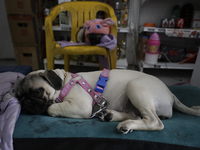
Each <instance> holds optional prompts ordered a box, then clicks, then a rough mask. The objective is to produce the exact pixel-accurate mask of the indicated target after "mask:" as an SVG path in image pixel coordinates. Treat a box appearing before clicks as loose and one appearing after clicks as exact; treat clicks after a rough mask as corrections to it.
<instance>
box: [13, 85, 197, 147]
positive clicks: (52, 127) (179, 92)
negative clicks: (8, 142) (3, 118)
mask: <svg viewBox="0 0 200 150" xmlns="http://www.w3.org/2000/svg"><path fill="white" fill-rule="evenodd" d="M169 88H170V90H171V91H172V92H173V93H174V94H175V95H176V96H177V97H178V98H179V99H180V101H181V102H182V103H184V104H185V105H187V106H193V105H200V89H199V88H197V87H194V86H180V85H178V86H170V87H169ZM163 123H164V125H165V128H164V129H163V130H161V131H133V132H132V133H129V134H126V135H122V134H120V133H119V132H117V131H116V127H117V125H118V122H102V121H100V120H99V119H97V118H94V119H70V118H53V117H50V116H47V115H34V116H30V115H24V114H21V115H20V117H19V119H18V121H17V123H16V126H15V131H14V135H13V137H14V138H78V137H83V138H84V137H94V138H117V139H130V140H131V139H132V140H143V141H152V142H159V143H168V144H177V145H184V146H190V147H200V134H199V133H200V117H197V116H191V115H187V114H183V113H181V112H178V111H174V114H173V117H172V118H171V119H168V120H163Z"/></svg>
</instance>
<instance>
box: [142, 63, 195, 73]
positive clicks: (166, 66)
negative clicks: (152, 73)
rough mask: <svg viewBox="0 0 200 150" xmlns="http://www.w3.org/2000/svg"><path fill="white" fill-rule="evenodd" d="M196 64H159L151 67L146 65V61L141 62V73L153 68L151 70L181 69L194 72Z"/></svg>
mask: <svg viewBox="0 0 200 150" xmlns="http://www.w3.org/2000/svg"><path fill="white" fill-rule="evenodd" d="M194 65H195V64H194V63H183V64H179V63H169V62H158V63H157V64H155V65H150V64H147V63H145V62H144V61H140V62H139V68H140V71H142V72H143V69H144V68H151V69H181V70H193V69H194Z"/></svg>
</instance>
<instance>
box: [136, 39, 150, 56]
mask: <svg viewBox="0 0 200 150" xmlns="http://www.w3.org/2000/svg"><path fill="white" fill-rule="evenodd" d="M147 41H148V37H147V36H143V37H139V42H138V48H137V52H136V55H137V58H138V59H139V60H144V57H145V51H146V47H147Z"/></svg>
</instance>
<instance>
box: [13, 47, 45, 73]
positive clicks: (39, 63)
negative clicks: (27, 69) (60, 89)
mask: <svg viewBox="0 0 200 150" xmlns="http://www.w3.org/2000/svg"><path fill="white" fill-rule="evenodd" d="M14 50H15V55H16V60H17V63H18V64H19V65H30V66H32V69H33V70H38V69H43V67H44V65H43V59H44V58H45V46H44V45H41V46H30V47H28V46H14Z"/></svg>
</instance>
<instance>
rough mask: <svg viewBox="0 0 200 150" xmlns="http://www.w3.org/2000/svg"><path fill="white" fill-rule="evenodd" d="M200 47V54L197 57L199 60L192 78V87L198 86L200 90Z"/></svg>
mask: <svg viewBox="0 0 200 150" xmlns="http://www.w3.org/2000/svg"><path fill="white" fill-rule="evenodd" d="M199 77H200V47H199V52H198V56H197V60H196V63H195V66H194V70H193V73H192V78H191V82H190V83H191V85H194V86H198V87H199V88H200V79H199Z"/></svg>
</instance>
